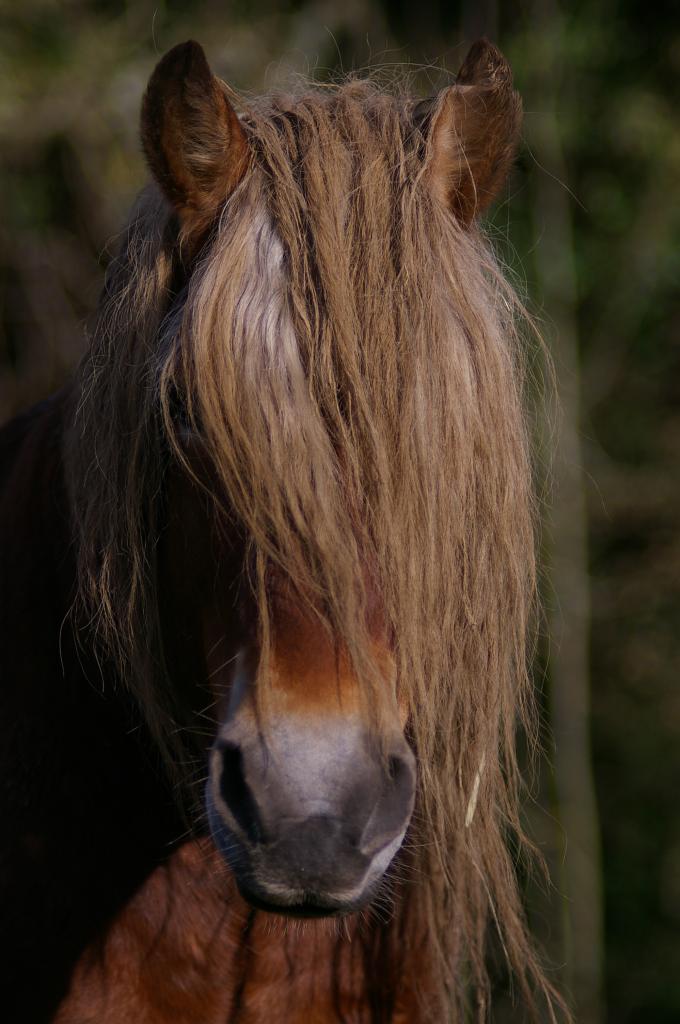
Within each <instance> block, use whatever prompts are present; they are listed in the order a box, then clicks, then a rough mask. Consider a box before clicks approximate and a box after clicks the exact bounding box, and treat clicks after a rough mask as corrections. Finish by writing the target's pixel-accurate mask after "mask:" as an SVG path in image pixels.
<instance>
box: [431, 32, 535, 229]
mask: <svg viewBox="0 0 680 1024" xmlns="http://www.w3.org/2000/svg"><path fill="white" fill-rule="evenodd" d="M414 117H415V120H416V123H417V124H419V125H420V127H421V129H422V130H423V132H424V134H425V136H426V138H427V176H428V179H429V182H430V187H431V189H432V191H433V193H434V194H435V195H436V197H437V198H438V199H439V200H440V201H441V202H442V203H444V205H445V206H448V207H449V209H451V210H452V211H453V213H454V214H455V215H456V217H457V218H458V220H459V221H460V222H461V223H462V224H464V225H466V226H467V225H469V224H470V223H471V222H472V221H473V219H474V218H475V217H476V216H478V215H479V214H480V213H482V212H483V211H484V210H485V209H486V208H487V207H488V206H489V205H490V203H492V202H493V200H494V198H495V197H496V195H497V194H498V192H499V190H500V189H501V187H502V186H503V184H504V182H505V179H506V177H507V174H508V171H509V170H510V166H511V164H512V161H513V159H514V156H515V151H516V149H517V144H518V142H519V137H520V131H521V127H522V101H521V100H520V98H519V95H518V94H517V93H516V92H515V90H514V89H513V87H512V71H511V70H510V65H509V64H508V62H507V61H506V59H505V57H504V56H503V54H502V53H501V52H500V51H499V50H497V49H496V47H495V46H494V45H493V44H492V43H490V42H489V41H488V40H487V39H480V40H478V41H477V42H476V43H475V44H474V45H473V47H472V48H471V50H470V52H469V53H468V55H467V57H466V59H465V61H464V63H463V66H462V68H461V69H460V71H459V72H458V77H457V79H456V84H455V85H452V86H450V87H449V88H448V89H444V90H443V92H441V93H440V94H439V95H438V96H435V97H434V98H433V99H430V100H424V101H423V102H422V103H419V104H418V105H417V106H416V108H415V111H414Z"/></svg>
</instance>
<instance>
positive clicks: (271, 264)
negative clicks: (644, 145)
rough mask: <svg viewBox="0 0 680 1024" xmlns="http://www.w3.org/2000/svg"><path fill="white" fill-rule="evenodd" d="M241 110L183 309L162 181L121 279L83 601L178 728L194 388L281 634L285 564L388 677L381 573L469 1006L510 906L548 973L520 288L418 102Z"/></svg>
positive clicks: (461, 998)
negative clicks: (460, 191) (234, 183)
mask: <svg viewBox="0 0 680 1024" xmlns="http://www.w3.org/2000/svg"><path fill="white" fill-rule="evenodd" d="M243 124H244V125H245V127H246V129H247V133H248V137H249V140H250V144H251V146H252V149H253V153H254V164H253V167H252V169H251V172H250V173H249V174H248V175H247V176H246V178H245V179H244V181H243V182H242V183H241V185H240V186H239V187H238V188H237V189H236V191H235V193H234V194H233V195H232V196H231V197H230V199H229V200H228V202H227V205H226V207H225V209H224V211H223V212H222V214H221V216H220V218H219V221H218V222H217V223H216V225H215V228H214V232H213V235H212V238H211V240H210V243H209V245H208V246H207V248H206V249H205V250H204V252H203V255H202V257H201V258H200V260H199V262H198V264H197V266H196V267H195V269H194V271H193V273H192V275H191V278H190V280H189V282H188V286H187V290H186V299H185V301H184V302H183V303H182V305H181V308H180V307H178V309H177V311H176V314H175V315H174V316H173V317H172V318H170V319H168V317H167V313H168V310H167V303H168V294H169V291H170V290H171V287H172V256H171V245H172V222H171V218H170V215H169V213H168V209H167V207H166V206H165V204H164V203H163V202H161V201H160V200H159V198H158V196H157V194H156V193H155V192H154V193H150V194H149V195H147V198H146V199H145V200H143V202H142V204H141V206H140V207H139V209H138V211H137V213H136V214H135V217H134V218H133V222H132V226H131V228H130V231H129V235H128V240H127V244H126V246H124V251H123V254H122V256H121V258H120V260H119V262H118V263H117V265H116V266H115V267H114V269H113V272H112V274H111V279H110V285H109V296H108V298H106V299H105V300H104V302H103V305H102V308H101V311H100V316H99V322H98V325H97V327H96V328H95V332H94V336H93V339H92V350H91V353H90V356H89V358H88V360H86V362H85V363H84V366H83V370H82V374H81V384H80V397H79V402H80V411H79V415H78V417H77V421H76V426H75V429H74V431H73V432H72V435H71V438H70V440H69V448H70V450H69V452H68V453H67V454H68V457H69V461H70V464H71V482H72V494H73V504H74V510H75V512H74V514H75V517H76V520H77V525H78V531H79V538H80V539H79V550H80V572H81V589H82V592H83V595H84V597H85V600H86V602H87V604H88V606H89V607H90V609H91V611H92V612H95V613H96V614H97V615H98V616H99V619H100V621H101V623H102V629H103V635H104V636H105V638H106V639H107V641H108V643H109V644H110V645H111V646H113V647H115V648H116V650H117V651H118V652H119V653H120V652H122V661H123V663H124V664H125V666H126V671H127V673H128V676H129V678H130V680H131V685H133V686H134V687H135V689H136V691H137V694H138V697H139V700H140V704H141V706H142V709H143V710H144V711H145V713H146V715H147V717H148V718H149V720H150V721H151V723H152V724H155V727H156V731H157V732H159V733H160V734H161V740H162V739H163V735H162V734H163V733H164V732H167V731H168V720H169V717H170V716H171V715H174V714H175V713H176V710H177V709H176V708H175V707H174V706H173V704H172V701H171V694H170V691H169V687H168V686H167V685H166V684H165V683H164V681H163V680H162V679H159V678H158V672H156V674H155V675H154V672H153V669H152V666H151V664H150V661H151V660H155V662H156V664H157V665H158V664H161V665H162V653H161V651H160V644H161V638H160V635H159V630H158V624H157V612H156V609H157V595H156V594H155V590H154V587H155V583H154V572H153V551H154V537H155V532H154V531H157V530H158V529H159V526H160V512H159V511H158V501H157V498H158V495H159V494H160V493H162V487H163V465H164V459H165V453H166V450H167V447H168V444H169V446H170V448H171V450H173V449H174V451H175V452H176V453H177V454H181V451H182V442H181V437H180V431H181V429H184V427H185V424H184V423H182V425H181V426H180V424H179V423H178V419H177V416H176V415H175V411H174V403H175V402H176V400H177V397H178V396H179V398H180V400H181V403H182V405H183V407H184V408H185V410H186V415H187V417H188V419H189V423H190V427H191V429H192V430H194V431H195V432H196V433H198V434H200V436H201V439H202V442H203V444H204V445H205V448H206V451H207V453H208V457H209V459H210V462H211V464H212V466H213V467H214V470H215V475H216V480H217V481H218V485H219V486H218V487H217V490H216V498H217V499H218V500H223V501H224V503H225V505H227V506H228V511H229V515H230V516H233V517H235V518H236V519H237V520H238V521H239V522H240V523H242V524H243V525H244V526H245V528H246V532H247V534H248V536H249V538H250V542H251V545H252V548H253V550H254V552H255V561H256V563H257V566H258V574H259V575H258V580H259V584H258V583H257V582H256V591H257V595H258V602H259V612H260V618H261V621H262V624H263V625H262V637H263V644H264V645H265V646H266V643H267V636H268V633H267V621H268V615H269V606H268V601H267V588H266V585H265V577H266V572H267V566H268V565H271V564H275V565H276V566H278V568H279V570H280V571H282V572H283V573H285V575H286V577H287V578H288V579H290V580H292V581H293V583H294V585H295V587H296V589H297V590H298V592H299V593H301V594H306V595H309V596H310V600H311V601H312V603H315V604H317V605H318V606H319V607H322V608H323V610H324V615H325V617H326V619H327V622H328V625H329V626H330V628H331V629H332V631H333V633H334V634H335V635H336V636H338V637H340V638H341V640H342V642H343V643H344V645H345V646H346V648H347V650H348V652H349V656H350V658H351V659H352V661H353V664H354V665H355V667H356V670H357V673H358V676H359V678H361V679H362V680H363V681H364V686H365V689H366V693H367V695H370V692H371V688H372V687H374V686H376V685H379V675H378V674H377V673H376V672H375V671H374V669H375V666H374V654H373V649H372V647H371V644H372V639H371V636H370V631H369V630H368V629H367V628H366V607H367V604H368V603H370V600H371V596H370V594H369V593H368V592H367V589H366V572H365V569H366V566H367V565H370V566H371V574H370V576H371V585H372V586H375V587H376V589H377V592H378V594H379V598H380V604H381V612H382V614H383V616H384V619H385V623H386V627H387V630H388V632H389V635H390V636H391V637H393V638H394V656H395V659H396V663H397V674H398V679H399V687H400V690H401V692H402V694H404V695H405V699H406V702H407V704H408V707H409V715H410V726H409V727H410V731H411V733H412V736H413V740H414V745H415V748H416V750H417V754H418V760H419V787H420V788H419V798H418V800H419V802H418V811H417V815H416V819H415V824H414V827H413V829H412V836H411V841H412V849H411V851H410V853H409V859H410V860H412V861H413V863H414V865H415V867H414V871H413V882H412V885H413V887H414V889H413V891H414V900H416V901H417V903H418V907H419V911H418V912H419V915H420V917H421V918H422V920H423V921H425V922H426V923H427V925H428V930H429V932H430V934H431V935H432V937H433V942H434V947H435V959H434V963H435V965H436V969H437V971H439V973H440V976H441V984H442V986H443V987H445V988H448V990H449V998H453V999H454V1001H455V1002H456V1003H457V1004H458V1005H459V1006H462V1005H464V1004H465V1001H466V1000H467V994H466V991H467V988H466V986H467V984H468V982H469V981H470V980H471V981H472V982H473V983H474V984H475V985H476V986H477V988H478V990H479V991H481V992H486V990H487V986H488V980H487V974H486V968H485V959H484V958H485V937H484V936H485V931H486V926H487V924H488V922H489V920H491V919H493V920H494V921H495V924H496V926H497V927H498V929H499V932H500V935H501V942H502V944H503V947H504V949H505V950H506V952H507V955H508V958H509V961H510V963H511V965H512V968H513V970H514V971H515V973H516V976H517V979H518V983H519V984H520V986H521V987H526V986H528V985H530V984H532V983H538V985H539V986H542V985H543V982H542V975H541V972H540V968H539V966H538V962H537V960H536V958H535V954H534V953H533V951H532V949H531V946H530V943H529V940H528V938H527V935H526V931H525V926H524V922H523V917H522V911H521V906H520V900H519V897H518V895H517V889H516V884H515V882H514V881H513V866H512V862H511V859H510V855H509V853H508V851H507V848H506V844H505V839H504V833H505V831H506V829H507V828H508V827H509V828H510V829H511V830H512V831H514V833H515V835H516V836H517V837H518V838H519V840H520V842H521V841H522V830H521V827H520V824H519V819H518V805H517V788H518V774H517V766H516V760H515V753H514V750H515V746H514V743H515V737H514V734H515V728H516V724H517V721H518V719H520V720H524V724H525V725H528V727H529V731H530V732H531V722H530V720H529V721H527V716H528V712H527V708H528V706H529V704H530V701H529V700H528V683H527V668H526V641H527V631H528V630H529V628H530V625H531V619H532V608H533V600H534V560H533V550H534V523H533V513H532V497H531V472H530V462H529V454H528V443H527V421H526V414H525V411H524V393H523V389H524V370H523V367H524V352H523V342H522V338H521V329H520V326H519V322H520V321H521V319H522V310H521V306H520V304H519V302H518V301H517V299H516V297H515V296H514V294H513V292H512V289H511V288H510V287H509V285H508V284H507V283H506V281H505V280H504V278H503V275H502V273H501V271H500V270H499V269H498V267H497V265H496V262H495V260H494V258H493V255H492V253H491V251H490V249H489V247H488V245H487V243H486V242H485V240H484V238H483V237H482V234H481V233H480V232H479V230H478V229H476V228H473V229H471V230H466V229H464V228H463V227H461V226H460V225H459V224H458V223H457V221H456V220H455V218H454V217H452V215H451V214H450V212H449V211H448V210H447V209H445V208H444V207H443V206H442V205H441V204H439V203H438V202H437V200H436V199H435V198H434V197H433V196H432V195H431V194H430V191H429V190H428V188H427V186H426V182H425V181H424V180H423V175H422V173H421V169H422V148H423V142H422V139H421V138H420V136H419V133H418V129H417V128H416V127H414V123H413V120H412V117H411V104H410V102H409V101H407V100H402V99H399V98H394V97H391V96H389V95H387V94H385V93H383V92H381V91H380V90H379V89H376V88H375V87H374V86H372V85H371V84H369V83H362V82H350V83H347V84H345V85H343V86H340V87H337V88H334V89H327V90H323V91H321V90H319V91H313V90H312V91H307V92H304V93H302V94H300V95H298V96H292V97H286V98H281V97H279V98H275V99H273V100H267V101H260V102H257V103H253V104H252V105H251V106H250V107H249V109H248V110H247V111H246V114H245V115H244V118H243ZM164 318H165V321H164ZM159 339H163V341H162V343H161V342H159ZM121 496H122V497H121ZM150 637H151V638H152V640H153V643H155V644H157V645H158V651H157V656H156V657H154V658H153V659H150V657H149V650H148V648H149V643H150V640H149V638H150ZM153 638H155V639H153ZM471 807H472V813H471V812H470V808H471ZM462 964H465V965H466V967H465V970H464V971H463V969H462V966H461V965H462ZM480 998H481V997H480ZM482 1002H483V999H482ZM482 1002H480V1004H479V1005H481V1004H482Z"/></svg>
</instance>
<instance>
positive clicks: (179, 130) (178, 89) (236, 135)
mask: <svg viewBox="0 0 680 1024" xmlns="http://www.w3.org/2000/svg"><path fill="white" fill-rule="evenodd" d="M141 135H142V145H143V147H144V152H145V154H146V159H147V161H148V164H149V167H150V169H151V172H152V174H153V176H154V177H155V179H156V181H157V182H158V184H159V185H160V187H161V188H162V190H163V192H164V193H165V195H166V197H167V198H168V199H169V201H170V202H171V203H172V205H173V207H174V208H175V210H176V211H177V214H178V215H179V219H180V223H181V225H182V232H183V234H184V235H185V237H189V236H191V237H193V238H195V237H197V236H200V235H201V234H202V233H203V232H204V231H205V229H206V228H207V227H208V226H209V224H210V223H211V222H212V220H213V218H214V217H215V215H216V213H217V211H218V210H219V207H220V205H221V204H222V203H223V202H224V200H225V199H226V198H227V196H228V195H229V194H230V193H231V192H232V191H233V190H234V188H235V187H236V185H237V184H238V183H239V181H240V180H241V178H242V177H243V175H244V174H245V171H246V169H247V166H248V152H249V151H248V141H247V139H246V135H245V132H244V131H243V128H242V126H241V123H240V121H239V119H238V117H237V115H236V113H235V111H234V109H233V107H232V105H231V103H230V102H229V100H228V99H227V95H226V88H225V86H224V84H223V83H222V82H220V80H219V79H218V78H216V77H215V76H214V75H213V73H212V72H211V70H210V67H209V65H208V62H207V60H206V57H205V53H204V52H203V49H202V47H201V46H199V44H198V43H195V42H188V43H182V44H180V45H179V46H175V47H174V49H172V50H170V51H169V53H166V55H165V56H164V57H163V59H162V60H161V61H160V63H159V64H158V65H157V67H156V69H155V71H154V72H153V74H152V76H151V79H150V80H149V84H148V86H147V90H146V93H145V94H144V99H143V101H142V114H141Z"/></svg>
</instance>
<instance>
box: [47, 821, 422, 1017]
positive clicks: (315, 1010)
mask: <svg viewBox="0 0 680 1024" xmlns="http://www.w3.org/2000/svg"><path fill="white" fill-rule="evenodd" d="M418 948H419V953H420V955H418V952H417V950H418ZM424 949H425V947H424V946H423V945H422V943H420V944H419V943H418V942H417V935H416V933H415V931H414V930H413V929H411V930H410V931H408V932H404V920H403V918H402V917H401V916H400V914H399V912H398V911H397V912H395V913H394V914H393V916H392V918H391V919H390V920H389V921H380V920H378V919H377V918H375V917H371V916H370V915H369V916H366V917H361V916H359V915H353V916H351V917H349V918H346V919H342V920H340V921H306V922H296V921H286V920H285V919H283V918H278V917H273V916H272V915H270V914H267V913H264V912H261V911H256V910H254V909H253V908H251V907H249V906H248V905H247V904H246V903H245V902H244V901H243V900H242V899H241V897H240V896H239V894H238V892H237V890H236V887H235V884H234V882H233V879H232V877H231V875H230V874H229V872H228V869H227V868H226V867H225V865H224V863H223V861H222V860H221V858H220V856H219V854H217V853H216V851H215V849H214V847H213V846H212V843H211V842H210V841H209V840H207V839H203V840H196V841H192V842H189V843H186V844H185V845H184V846H182V847H181V848H179V849H178V850H177V851H176V852H175V853H174V855H173V857H172V858H171V860H170V861H169V862H168V863H167V864H166V865H165V866H163V867H162V868H159V869H158V870H157V871H156V872H155V873H154V874H153V875H152V876H151V877H150V878H149V880H148V881H147V883H146V884H145V886H144V887H143V888H142V889H141V890H140V891H139V892H138V893H137V894H136V896H135V897H134V898H133V899H132V900H131V901H130V903H129V904H128V905H127V906H126V907H125V909H124V910H123V911H122V912H121V913H120V914H119V915H118V917H117V918H116V920H115V921H114V922H113V925H112V927H111V928H110V930H109V932H108V934H107V936H106V939H105V942H104V944H103V945H99V944H98V945H96V946H93V947H92V948H91V949H90V950H88V951H87V953H86V954H85V956H84V957H83V958H82V960H81V962H80V963H79V965H78V968H77V970H76V973H75V975H74V978H73V982H72V987H71V992H70V994H69V996H68V998H67V1000H66V1001H65V1002H64V1004H63V1005H62V1007H61V1009H60V1013H59V1015H58V1016H57V1018H56V1021H55V1024H67V1022H68V1021H71V1020H81V1019H88V1020H90V1019H96V1020H97V1021H98V1022H99V1024H116V1018H115V1013H116V1012H117V1011H116V1007H119V1006H120V1005H121V1004H122V1000H124V1002H125V1005H126V1006H127V1007H129V1008H130V1012H131V1014H132V1016H133V1017H134V1019H138V1020H144V1021H150V1022H151V1021H156V1020H158V1021H161V1020H165V1019H166V1016H165V1013H166V1008H167V1007H172V1009H173V1020H175V1021H177V1024H184V1022H186V1024H189V1022H190V1021H195V1020H201V1021H202V1022H204V1024H213V1022H214V1024H217V1022H219V1024H223V1022H224V1021H234V1022H235V1021H238V1022H240V1024H246V1022H253V1024H254V1022H255V1021H262V1020H267V1021H271V1022H272V1024H276V1022H278V1021H281V1022H283V1021H285V1022H287V1024H303V1022H304V1024H329V1022H331V1021H334V1020H337V1021H341V1020H354V1021H357V1022H366V1024H378V1022H387V1021H390V1022H394V1024H396V1022H404V1024H405V1022H406V1021H408V1022H410V1024H417V1022H418V1021H420V1020H426V1019H431V1017H428V1016H427V1015H426V1014H425V1013H424V1011H423V1007H422V1005H421V1003H420V1002H418V1000H417V999H416V996H415V987H416V986H415V984H414V982H417V983H418V984H419V985H421V986H422V980H423V972H424V970H425V969H426V966H427V965H426V961H425V960H424V956H423V954H424ZM142 963H143V964H144V970H143V971H142V972H140V971H139V965H140V964H142ZM107 1007H110V1008H111V1009H110V1010H107ZM133 1011H134V1012H133ZM109 1013H111V1014H113V1016H111V1017H109V1016H108V1014H109Z"/></svg>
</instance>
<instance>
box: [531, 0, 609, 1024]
mask: <svg viewBox="0 0 680 1024" xmlns="http://www.w3.org/2000/svg"><path fill="white" fill-rule="evenodd" d="M533 14H534V17H535V19H536V22H537V28H538V31H537V32H536V35H535V36H534V45H535V46H538V47H540V49H541V57H540V58H539V60H540V70H539V72H538V75H537V80H536V83H535V85H536V91H535V96H536V97H537V99H540V110H541V113H540V116H539V117H537V118H536V124H535V133H534V138H533V148H534V153H535V156H536V158H537V161H538V164H539V166H538V167H537V168H536V171H535V174H534V183H535V184H534V216H535V222H536V223H535V230H536V234H537V236H538V237H540V238H541V242H540V245H539V246H538V248H537V257H538V258H537V259H536V275H537V280H538V284H539V287H540V291H541V293H542V299H543V303H544V307H545V310H546V312H547V315H548V317H549V320H550V322H551V323H552V325H553V328H554V332H555V364H556V371H557V379H558V388H559V395H560V403H561V413H562V415H561V420H560V428H559V433H558V444H557V451H556V458H555V465H554V490H553V501H552V505H551V511H550V516H549V524H548V525H549V538H550V545H551V550H552V558H551V583H552V592H553V597H552V600H551V601H550V602H549V604H550V638H551V650H550V713H551V728H552V735H553V738H554V742H555V754H554V758H555V761H554V765H555V782H556V789H557V798H558V802H559V817H560V821H561V825H562V827H563V830H564V833H565V836H566V853H565V860H564V869H563V890H566V891H565V895H566V898H567V902H566V908H565V909H566V922H565V924H566V928H565V932H566V934H565V946H566V950H565V954H566V960H567V967H566V974H567V979H566V980H567V984H568V986H569V988H570V989H571V994H572V997H573V1000H574V1003H575V1009H576V1019H577V1020H578V1021H579V1024H597V1022H599V1021H600V1020H601V1019H602V1009H601V986H602V890H601V863H600V838H599V825H598V815H597V803H596V797H595V788H594V783H593V774H592V762H591V750H590V729H589V726H590V671H589V669H590V665H589V660H590V657H589V656H590V650H589V647H590V587H589V579H588V524H587V508H586V497H585V487H584V472H583V450H582V446H581V437H580V423H581V386H580V375H579V371H580V367H579V338H578V323H577V316H576V311H577V305H578V292H577V283H576V272H575V256H574V242H573V226H572V217H571V210H570V205H569V204H570V199H569V194H568V192H567V189H566V186H565V185H564V184H562V183H563V182H566V179H567V169H566V164H565V159H564V153H563V148H562V140H561V135H560V126H559V120H558V115H557V112H556V102H557V95H558V86H559V80H560V67H559V64H560V61H559V58H560V53H559V40H560V38H561V32H562V30H563V25H562V22H561V18H560V14H559V10H558V8H557V5H556V4H555V2H554V0H534V4H533Z"/></svg>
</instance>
